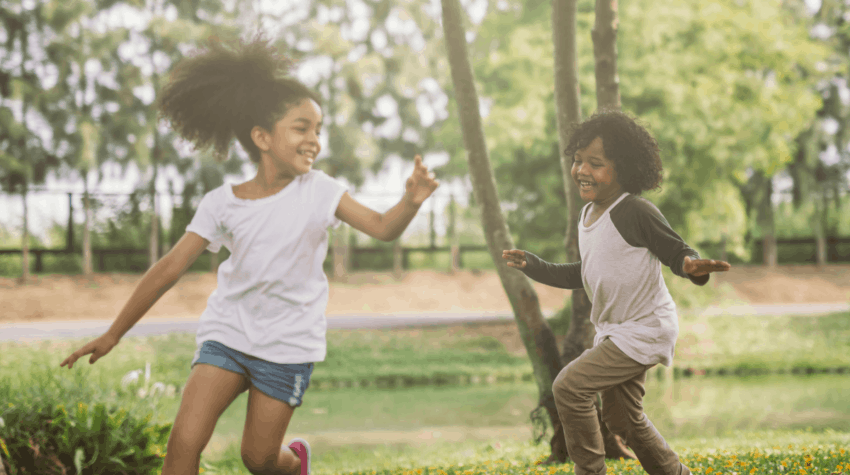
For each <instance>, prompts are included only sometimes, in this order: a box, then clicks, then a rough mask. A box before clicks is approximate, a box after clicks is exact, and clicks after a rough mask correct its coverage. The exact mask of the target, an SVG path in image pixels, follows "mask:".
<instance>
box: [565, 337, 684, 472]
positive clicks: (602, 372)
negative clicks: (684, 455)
mask: <svg viewBox="0 0 850 475" xmlns="http://www.w3.org/2000/svg"><path fill="white" fill-rule="evenodd" d="M652 366H654V365H649V366H647V365H642V364H640V363H638V362H637V361H635V360H633V359H631V358H629V357H628V356H626V354H625V353H623V352H622V351H620V349H619V348H617V345H615V344H614V343H613V342H612V341H611V340H609V339H605V340H604V341H603V342H602V343H600V344H599V345H597V346H595V347H594V348H591V349H589V350H586V351H585V352H584V353H582V354H581V356H579V357H578V358H576V359H575V360H573V361H572V362H571V363H570V364H569V365H567V367H566V368H564V369H563V370H561V373H560V374H558V377H557V378H555V383H554V384H553V385H552V391H553V393H554V396H555V405H556V406H557V408H558V416H559V417H560V419H561V424H562V425H563V427H564V434H565V436H566V439H567V450H568V451H569V455H570V458H571V459H572V461H573V462H574V463H575V473H576V475H601V474H604V473H606V467H605V449H604V447H603V444H602V433H601V432H600V429H599V420H598V418H597V414H596V407H595V406H594V405H593V400H594V399H595V398H596V394H597V393H599V392H601V393H602V420H603V421H604V422H605V425H607V426H608V429H610V430H611V432H613V433H614V434H617V435H619V436H620V437H622V438H623V439H625V441H626V444H628V446H629V447H630V448H631V449H632V450H633V451H634V453H635V455H637V458H638V460H639V461H640V463H641V465H642V466H643V469H644V470H646V472H647V473H648V474H649V475H690V473H691V471H690V470H688V468H687V467H685V466H684V465H682V463H681V462H680V461H679V456H678V455H676V453H675V452H673V450H672V449H671V448H670V446H669V445H667V442H666V441H665V440H664V438H663V437H661V434H659V433H658V431H657V430H656V429H655V426H653V425H652V423H651V422H650V421H649V419H648V418H647V417H646V415H645V414H644V413H643V396H644V394H645V392H646V391H645V390H644V386H643V384H644V381H645V380H646V371H647V370H648V369H649V368H651V367H652Z"/></svg>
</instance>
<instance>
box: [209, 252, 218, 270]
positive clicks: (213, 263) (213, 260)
mask: <svg viewBox="0 0 850 475" xmlns="http://www.w3.org/2000/svg"><path fill="white" fill-rule="evenodd" d="M210 272H214V273H217V272H218V252H213V253H212V256H210Z"/></svg>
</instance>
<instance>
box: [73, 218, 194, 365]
mask: <svg viewBox="0 0 850 475" xmlns="http://www.w3.org/2000/svg"><path fill="white" fill-rule="evenodd" d="M208 245H209V241H207V240H206V239H204V238H202V237H200V236H198V235H197V234H195V233H192V232H187V233H186V234H184V235H183V237H182V238H180V241H178V242H177V244H175V245H174V247H173V248H172V249H171V250H170V251H168V254H166V255H165V256H164V257H163V258H162V259H160V260H159V261H157V262H156V264H154V265H153V266H152V267H151V268H150V269H148V271H147V272H146V273H145V275H144V277H142V280H141V281H139V284H138V285H137V286H136V290H134V291H133V294H132V295H131V296H130V299H129V300H127V303H126V304H124V308H123V309H121V312H120V313H119V314H118V317H117V318H116V319H115V322H113V323H112V326H111V327H109V330H107V331H106V333H104V334H103V335H101V336H100V337H98V338H96V339H94V340H92V341H90V342H88V343H87V344H86V345H85V346H83V347H82V348H80V349H79V350H77V351H75V352H73V353H71V355H70V356H68V357H67V358H65V360H64V361H62V363H61V364H60V365H59V366H65V365H67V366H68V369H71V368H72V367H73V366H74V362H76V361H77V360H78V359H80V358H81V357H83V356H85V355H88V354H91V355H92V356H91V358H89V363H94V362H95V361H97V360H99V359H100V358H101V357H103V355H105V354H107V353H109V352H110V351H112V348H114V347H115V345H117V344H118V342H119V341H120V340H121V338H122V337H123V336H124V334H125V333H127V332H128V331H129V330H130V328H132V327H133V325H135V324H136V322H138V321H139V320H140V319H141V318H142V317H143V316H144V315H145V313H147V311H148V310H150V308H151V307H153V304H155V303H156V301H157V300H159V298H160V297H162V295H163V294H164V293H165V292H166V291H168V289H170V288H171V287H172V286H173V285H174V284H175V283H177V281H178V280H180V277H181V276H182V275H183V274H184V273H185V272H186V270H187V269H188V268H189V266H191V265H192V263H194V262H195V260H196V259H197V258H198V256H200V255H201V253H202V252H204V249H206V248H207V246H208Z"/></svg>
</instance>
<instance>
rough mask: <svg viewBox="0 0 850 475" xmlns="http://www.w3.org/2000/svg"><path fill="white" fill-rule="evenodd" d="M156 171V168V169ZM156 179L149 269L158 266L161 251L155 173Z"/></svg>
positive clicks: (149, 247)
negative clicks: (159, 251)
mask: <svg viewBox="0 0 850 475" xmlns="http://www.w3.org/2000/svg"><path fill="white" fill-rule="evenodd" d="M154 170H156V168H154ZM153 176H154V179H153V183H152V184H151V228H150V230H151V234H150V238H149V241H148V264H149V267H152V266H153V265H154V264H156V261H158V260H159V255H158V252H157V251H158V250H159V212H158V206H157V202H158V201H159V200H157V196H156V185H155V183H156V171H154V174H153Z"/></svg>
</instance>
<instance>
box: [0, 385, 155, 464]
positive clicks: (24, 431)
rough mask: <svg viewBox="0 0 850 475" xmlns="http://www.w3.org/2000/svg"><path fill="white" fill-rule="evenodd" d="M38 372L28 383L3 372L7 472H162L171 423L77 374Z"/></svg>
mask: <svg viewBox="0 0 850 475" xmlns="http://www.w3.org/2000/svg"><path fill="white" fill-rule="evenodd" d="M39 372H40V374H37V375H33V376H34V377H32V378H31V379H28V381H26V383H17V384H16V382H15V381H13V380H11V379H10V378H8V377H4V378H2V379H0V401H4V402H3V406H2V407H0V450H2V452H3V462H4V465H5V468H6V471H7V472H8V473H9V475H23V474H39V475H41V474H44V475H51V474H60V473H77V474H81V475H82V474H85V475H97V474H134V475H136V474H138V475H143V474H145V475H146V474H154V473H158V472H159V470H160V469H161V467H162V456H163V455H162V454H163V453H164V448H165V444H166V442H167V440H168V434H169V432H170V430H171V424H152V423H151V416H150V414H146V415H145V414H141V413H140V411H139V410H138V409H139V408H131V409H129V410H127V409H121V408H119V407H118V406H117V404H115V402H114V401H110V400H109V399H108V398H107V397H105V396H104V394H102V391H100V390H98V389H97V388H95V387H93V386H92V385H91V384H90V383H88V382H87V380H86V379H85V378H84V377H82V376H80V375H79V373H77V377H71V378H68V377H64V376H63V377H58V375H57V374H56V371H49V370H44V369H41V370H39Z"/></svg>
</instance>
